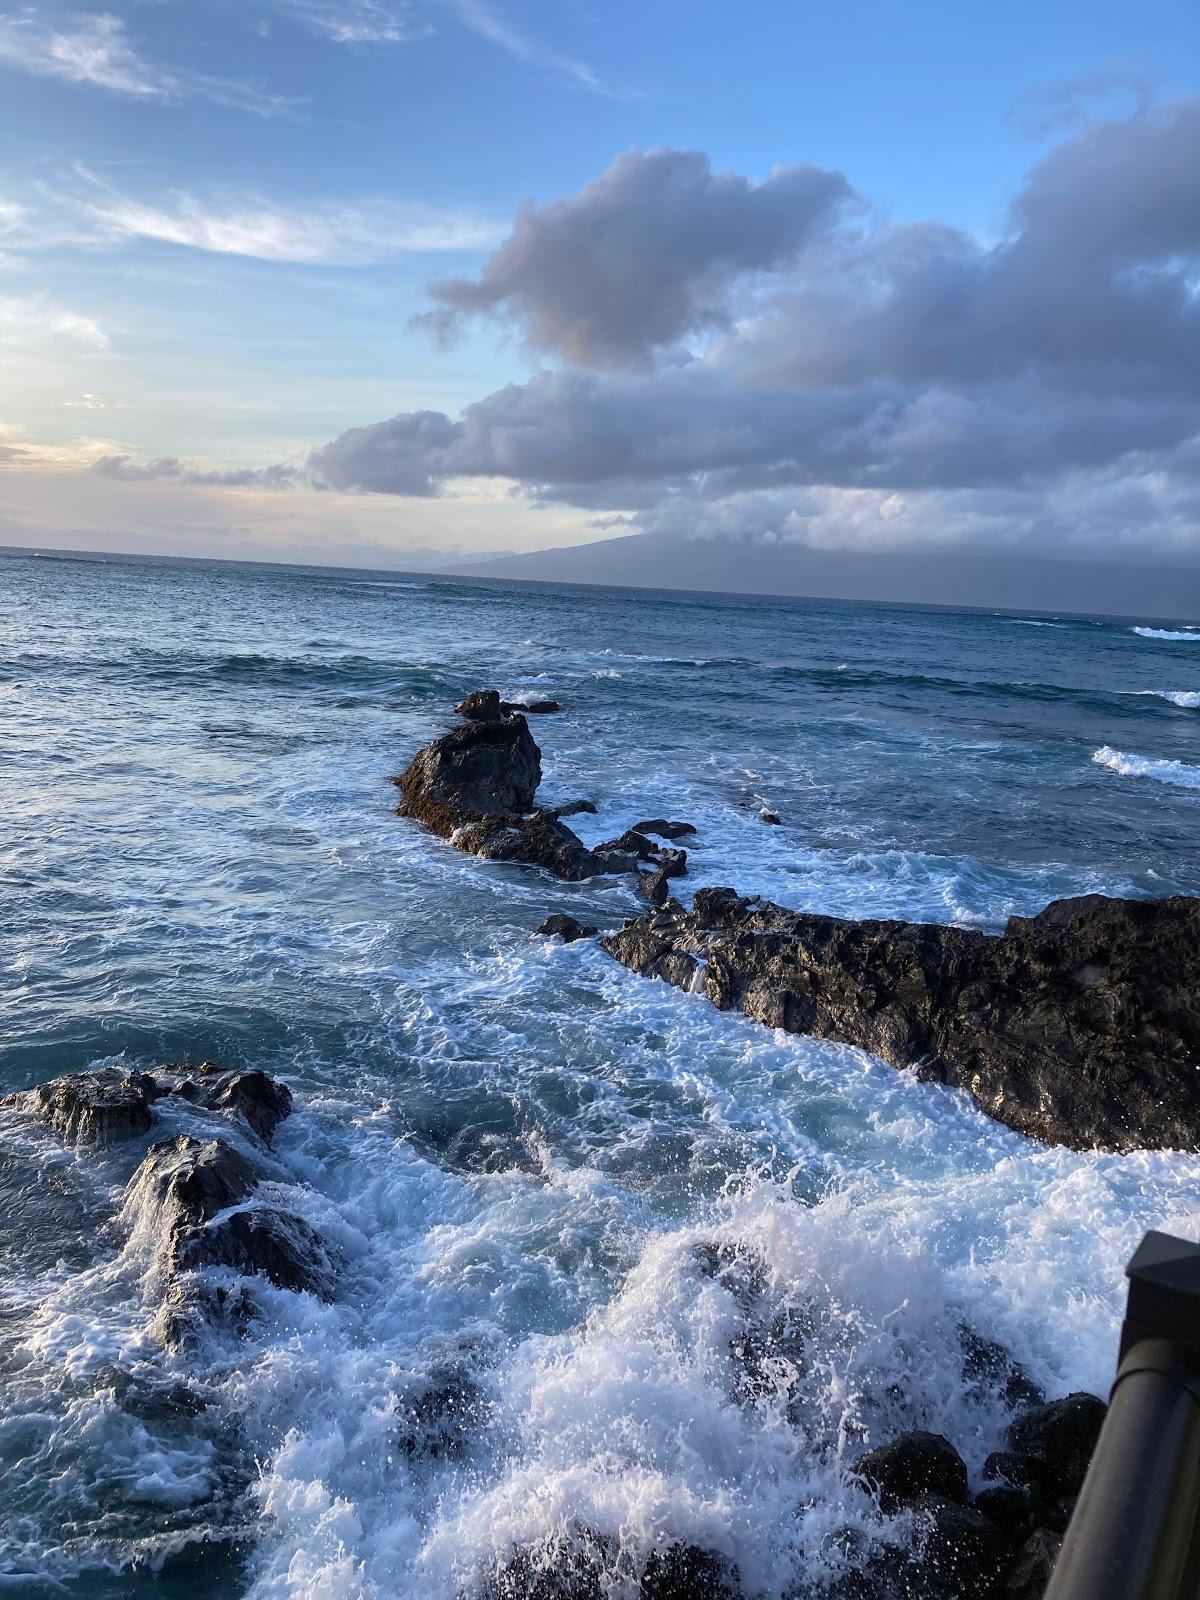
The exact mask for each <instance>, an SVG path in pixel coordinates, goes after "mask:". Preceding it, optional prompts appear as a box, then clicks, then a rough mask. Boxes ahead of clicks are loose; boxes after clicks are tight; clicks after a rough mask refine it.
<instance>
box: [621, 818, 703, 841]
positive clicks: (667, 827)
mask: <svg viewBox="0 0 1200 1600" xmlns="http://www.w3.org/2000/svg"><path fill="white" fill-rule="evenodd" d="M632 831H633V832H634V833H640V834H643V835H644V834H647V833H655V834H657V835H658V837H659V838H660V839H671V840H675V839H684V838H686V837H687V835H688V834H689V833H695V831H696V829H695V827H694V825H693V824H692V823H690V822H668V821H667V819H666V817H651V818H650V820H649V822H635V823H634V825H633V830H632Z"/></svg>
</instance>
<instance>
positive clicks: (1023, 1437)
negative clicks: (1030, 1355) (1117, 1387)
mask: <svg viewBox="0 0 1200 1600" xmlns="http://www.w3.org/2000/svg"><path fill="white" fill-rule="evenodd" d="M1107 1410H1108V1407H1107V1406H1106V1405H1105V1404H1104V1401H1103V1400H1101V1399H1099V1398H1098V1397H1097V1396H1096V1395H1094V1394H1071V1395H1068V1396H1067V1398H1066V1399H1065V1400H1052V1401H1051V1402H1050V1404H1049V1405H1043V1406H1034V1407H1033V1409H1032V1410H1030V1411H1027V1412H1025V1414H1024V1415H1023V1416H1020V1417H1017V1418H1016V1419H1015V1420H1014V1421H1013V1422H1011V1423H1010V1424H1009V1428H1008V1433H1007V1435H1006V1440H1007V1443H1008V1446H1009V1449H1010V1450H1013V1451H1017V1452H1020V1453H1022V1454H1024V1455H1028V1456H1034V1457H1036V1458H1037V1459H1038V1460H1040V1461H1043V1462H1045V1463H1046V1464H1047V1466H1048V1467H1049V1468H1050V1471H1051V1478H1052V1482H1053V1484H1054V1486H1055V1488H1056V1489H1057V1491H1058V1493H1059V1495H1076V1494H1078V1493H1079V1489H1080V1485H1081V1484H1082V1483H1083V1478H1084V1474H1085V1473H1086V1472H1087V1469H1088V1462H1089V1461H1090V1460H1091V1459H1092V1451H1093V1450H1094V1449H1095V1448H1096V1440H1097V1439H1098V1438H1099V1436H1100V1429H1101V1426H1102V1425H1103V1422H1104V1417H1105V1414H1106V1412H1107Z"/></svg>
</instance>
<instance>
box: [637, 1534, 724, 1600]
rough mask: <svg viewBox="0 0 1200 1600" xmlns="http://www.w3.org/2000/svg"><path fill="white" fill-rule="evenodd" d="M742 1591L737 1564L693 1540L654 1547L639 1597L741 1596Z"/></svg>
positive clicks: (693, 1599) (702, 1599)
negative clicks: (687, 1542) (661, 1548)
mask: <svg viewBox="0 0 1200 1600" xmlns="http://www.w3.org/2000/svg"><path fill="white" fill-rule="evenodd" d="M741 1593H742V1586H741V1584H740V1582H739V1581H738V1574H737V1568H736V1567H734V1566H733V1565H731V1563H730V1562H729V1561H728V1560H726V1558H725V1557H724V1556H723V1555H721V1554H720V1553H719V1552H718V1551H716V1550H704V1549H702V1548H701V1547H700V1546H699V1545H694V1544H672V1545H668V1546H667V1548H666V1549H665V1550H663V1551H658V1550H653V1551H651V1553H650V1559H649V1560H648V1561H647V1562H646V1568H645V1571H644V1572H643V1573H642V1581H641V1584H640V1586H639V1589H638V1594H639V1596H640V1600H740V1597H741Z"/></svg>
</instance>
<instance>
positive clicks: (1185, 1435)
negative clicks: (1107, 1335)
mask: <svg viewBox="0 0 1200 1600" xmlns="http://www.w3.org/2000/svg"><path fill="white" fill-rule="evenodd" d="M1126 1276H1127V1277H1128V1279H1129V1300H1128V1304H1127V1307H1126V1312H1125V1322H1124V1325H1123V1327H1122V1329H1121V1350H1120V1366H1119V1368H1118V1371H1117V1377H1116V1382H1115V1383H1114V1384H1113V1389H1112V1396H1111V1399H1110V1401H1109V1409H1108V1415H1107V1416H1106V1417H1105V1419H1104V1426H1103V1427H1102V1428H1101V1430H1100V1437H1099V1439H1098V1440H1097V1442H1096V1449H1095V1452H1094V1453H1093V1455H1092V1460H1091V1464H1090V1466H1089V1467H1088V1471H1087V1476H1086V1478H1085V1479H1084V1482H1083V1487H1082V1489H1081V1490H1080V1492H1079V1499H1078V1501H1077V1502H1076V1505H1075V1511H1074V1515H1073V1516H1072V1518H1071V1522H1070V1526H1069V1527H1068V1528H1067V1532H1066V1536H1065V1537H1064V1539H1063V1545H1062V1550H1061V1552H1060V1554H1059V1558H1058V1562H1057V1564H1056V1566H1055V1568H1054V1575H1053V1577H1052V1578H1051V1580H1050V1584H1049V1587H1048V1588H1047V1590H1046V1595H1045V1600H1196V1597H1197V1596H1198V1595H1200V1245H1196V1244H1192V1243H1190V1242H1188V1241H1187V1240H1184V1239H1173V1238H1171V1237H1170V1235H1169V1234H1165V1233H1148V1234H1147V1235H1146V1237H1145V1238H1144V1239H1143V1240H1142V1243H1141V1244H1140V1245H1139V1246H1138V1249H1137V1251H1136V1252H1135V1254H1134V1256H1133V1259H1132V1260H1131V1261H1130V1263H1129V1266H1128V1267H1127V1268H1126Z"/></svg>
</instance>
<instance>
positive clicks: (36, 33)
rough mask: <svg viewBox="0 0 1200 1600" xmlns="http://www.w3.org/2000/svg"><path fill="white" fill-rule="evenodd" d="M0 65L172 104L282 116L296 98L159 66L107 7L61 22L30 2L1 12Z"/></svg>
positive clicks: (133, 97)
mask: <svg viewBox="0 0 1200 1600" xmlns="http://www.w3.org/2000/svg"><path fill="white" fill-rule="evenodd" d="M0 66H7V67H11V68H13V69H14V70H16V71H18V72H25V73H28V74H30V75H31V76H33V77H38V78H57V79H60V80H62V81H63V82H66V83H78V84H89V85H91V86H92V87H94V88H99V89H107V90H109V91H110V92H111V93H113V94H120V95H124V96H126V97H127V98H129V99H134V100H143V101H147V102H157V103H160V104H172V103H176V102H179V101H183V100H191V99H205V100H211V101H214V102H215V103H216V104H217V105H222V106H229V107H231V108H234V109H236V110H239V111H250V112H254V113H255V114H257V115H258V116H263V117H270V116H278V115H279V114H281V113H283V112H286V111H288V110H290V109H291V108H293V107H294V106H295V105H296V103H297V102H295V101H294V100H289V99H287V98H286V97H285V96H282V95H274V94H268V93H266V92H265V91H264V90H262V89H259V88H258V87H256V86H255V85H254V84H252V83H248V82H246V81H244V80H242V79H238V78H222V77H214V76H211V75H209V74H205V73H200V72H192V71H190V70H188V69H186V68H170V67H164V66H160V65H158V64H157V63H155V62H152V61H149V60H147V59H146V58H145V57H144V56H142V55H140V54H139V53H138V52H137V50H136V49H135V48H134V47H133V45H132V44H131V43H130V42H129V39H128V36H127V34H126V29H125V23H124V22H123V21H122V20H121V18H119V17H114V16H111V15H109V14H108V13H104V12H101V13H95V14H90V15H85V16H78V17H75V18H74V19H73V20H72V22H71V23H70V24H64V25H63V26H62V27H56V26H54V24H52V23H50V22H47V21H45V20H44V19H43V18H42V17H41V16H40V15H39V14H38V12H37V10H36V9H34V8H33V7H31V6H27V7H26V8H25V9H23V10H21V11H7V12H0Z"/></svg>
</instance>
